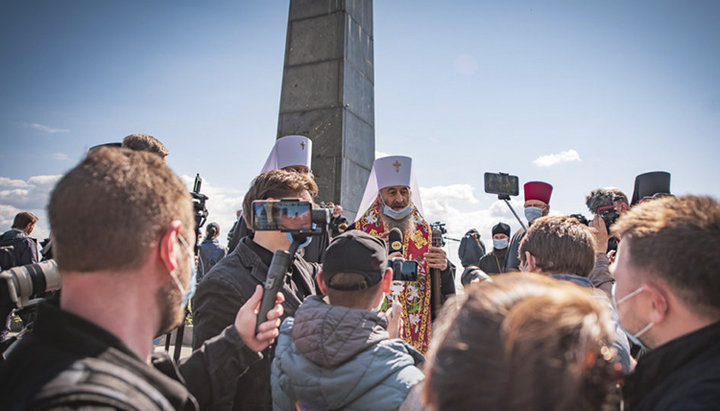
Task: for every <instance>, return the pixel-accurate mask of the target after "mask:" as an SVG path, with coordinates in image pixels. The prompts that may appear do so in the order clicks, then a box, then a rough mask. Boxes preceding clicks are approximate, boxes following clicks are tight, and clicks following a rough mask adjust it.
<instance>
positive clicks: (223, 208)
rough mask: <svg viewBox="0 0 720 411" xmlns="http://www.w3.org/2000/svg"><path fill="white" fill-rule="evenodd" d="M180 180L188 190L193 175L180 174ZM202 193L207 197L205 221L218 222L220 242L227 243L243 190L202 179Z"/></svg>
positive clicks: (243, 194)
mask: <svg viewBox="0 0 720 411" xmlns="http://www.w3.org/2000/svg"><path fill="white" fill-rule="evenodd" d="M181 179H182V181H183V182H184V183H185V186H186V187H187V188H188V190H191V189H192V186H193V183H194V181H195V177H190V176H187V175H183V176H181ZM200 192H201V193H202V194H205V195H206V196H208V197H209V199H208V200H207V203H206V204H205V206H206V207H207V209H208V219H207V223H212V222H215V223H218V225H219V226H220V237H219V238H218V240H220V244H221V245H223V246H225V245H227V240H226V239H227V233H228V231H230V228H232V225H233V223H234V222H235V219H236V216H235V212H236V211H237V210H239V209H241V208H242V201H243V198H244V197H245V190H239V189H236V188H228V187H219V186H215V185H213V184H212V182H209V181H208V180H203V183H202V188H201V190H200ZM207 223H206V224H205V225H204V226H203V234H204V233H205V227H207Z"/></svg>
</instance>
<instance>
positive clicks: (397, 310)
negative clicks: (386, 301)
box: [386, 298, 402, 338]
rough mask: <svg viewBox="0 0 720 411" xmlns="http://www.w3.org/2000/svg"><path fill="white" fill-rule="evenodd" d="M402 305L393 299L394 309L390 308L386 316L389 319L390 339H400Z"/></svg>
mask: <svg viewBox="0 0 720 411" xmlns="http://www.w3.org/2000/svg"><path fill="white" fill-rule="evenodd" d="M401 314H402V305H401V304H400V303H399V302H397V301H396V300H395V299H394V298H393V303H392V308H390V309H389V310H388V311H387V313H386V315H387V318H388V328H387V330H388V334H390V338H400V327H401V325H402V324H401V321H400V317H402V315H401Z"/></svg>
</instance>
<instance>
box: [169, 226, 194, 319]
mask: <svg viewBox="0 0 720 411" xmlns="http://www.w3.org/2000/svg"><path fill="white" fill-rule="evenodd" d="M178 240H179V241H180V244H182V245H183V247H185V251H187V253H188V262H187V263H188V265H189V266H190V267H191V270H192V276H191V277H190V284H189V285H188V289H187V290H184V289H183V286H182V284H181V283H180V279H178V278H177V274H175V272H172V271H171V272H170V276H171V277H172V279H173V280H174V281H175V285H177V288H178V290H180V293H181V294H182V296H183V297H182V307H183V309H185V308H187V305H188V302H189V301H190V299H191V298H193V296H194V295H195V288H196V287H197V267H196V266H195V253H193V250H192V248H190V246H189V245H188V243H187V242H186V241H185V239H184V238H183V237H182V236H181V235H178Z"/></svg>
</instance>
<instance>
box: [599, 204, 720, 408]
mask: <svg viewBox="0 0 720 411" xmlns="http://www.w3.org/2000/svg"><path fill="white" fill-rule="evenodd" d="M613 232H614V233H616V234H619V235H620V236H622V241H621V242H620V245H619V248H618V256H617V261H616V264H617V265H616V268H615V272H614V274H615V281H616V283H615V288H614V290H613V291H614V292H613V296H614V300H615V304H616V307H617V313H618V316H619V317H620V322H621V323H622V325H623V327H624V328H625V330H626V331H627V335H628V337H630V338H631V339H633V340H634V341H636V343H637V344H640V345H641V346H644V347H645V348H646V349H649V350H650V351H648V352H646V353H645V354H643V355H641V356H640V359H639V360H638V364H637V367H636V368H635V371H634V372H633V373H632V374H630V375H629V376H628V377H627V380H626V381H625V384H624V385H623V398H624V401H625V409H626V410H670V409H692V410H706V409H707V410H710V409H717V408H718V404H720V344H718V341H719V340H720V297H719V296H720V276H718V267H720V253H719V252H718V250H720V204H718V202H717V201H716V200H714V199H712V198H710V197H696V196H685V197H679V198H672V197H665V198H661V199H654V200H649V201H647V202H643V203H642V204H639V205H636V206H634V207H633V208H632V209H630V211H629V212H628V213H627V214H625V215H623V216H622V217H620V219H618V221H617V222H616V223H615V224H614V225H613Z"/></svg>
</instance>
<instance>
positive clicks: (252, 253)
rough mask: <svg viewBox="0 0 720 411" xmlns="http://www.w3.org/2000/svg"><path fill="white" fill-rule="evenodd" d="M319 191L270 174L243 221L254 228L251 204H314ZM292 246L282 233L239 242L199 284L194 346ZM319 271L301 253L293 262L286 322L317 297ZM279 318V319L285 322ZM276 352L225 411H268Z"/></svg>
mask: <svg viewBox="0 0 720 411" xmlns="http://www.w3.org/2000/svg"><path fill="white" fill-rule="evenodd" d="M316 194H317V185H315V182H314V181H313V180H312V178H310V177H309V176H308V175H306V174H301V173H297V172H290V171H284V170H272V171H268V172H265V173H263V174H260V175H259V176H258V177H256V178H255V180H253V183H252V186H251V187H250V189H249V190H248V192H247V194H245V198H244V200H243V215H244V216H245V217H246V218H247V221H248V222H249V223H251V224H252V221H253V218H254V216H253V207H252V202H253V201H255V200H280V199H285V198H298V199H300V200H303V201H309V202H312V199H313V197H314V196H315V195H316ZM290 244H291V241H290V239H289V238H288V235H287V233H284V232H281V231H264V230H258V231H256V232H255V234H254V236H253V237H250V236H245V237H243V238H242V239H240V242H239V243H238V245H237V247H235V250H233V251H232V252H231V253H230V254H228V255H227V256H226V257H225V258H223V259H222V260H221V261H220V262H219V263H217V264H216V265H215V266H214V267H213V268H212V269H211V270H210V272H208V273H207V274H206V275H205V277H204V278H203V280H202V281H201V282H200V283H199V284H198V290H197V294H196V295H195V298H194V299H193V304H192V308H193V322H194V327H193V333H194V334H193V346H194V347H195V348H197V347H199V346H200V345H201V344H202V343H203V341H205V340H207V339H208V338H210V337H212V336H214V335H215V334H217V333H218V332H220V331H221V330H222V329H223V328H225V327H227V325H228V324H230V323H232V321H233V318H234V317H233V313H234V312H235V311H237V309H238V307H240V306H241V305H242V304H243V303H245V301H247V300H248V299H249V298H250V297H251V295H252V293H253V291H254V290H255V287H257V286H258V285H263V284H264V283H265V280H266V278H267V272H268V269H269V267H270V264H271V262H272V258H273V253H274V252H275V251H276V250H288V249H289V248H290ZM318 271H319V266H318V265H316V264H311V263H308V262H307V261H305V260H304V259H303V258H302V257H301V256H300V254H299V253H296V254H295V255H294V256H293V259H292V262H291V264H290V267H289V273H288V275H287V276H286V278H287V280H286V281H285V282H284V283H283V286H282V288H281V290H280V291H281V293H282V294H283V295H284V296H285V303H284V304H283V307H284V311H285V317H287V316H292V315H293V314H294V313H295V310H296V309H297V308H298V307H299V306H300V304H301V303H302V301H303V300H304V299H305V298H306V297H309V296H311V295H316V294H317V289H316V285H315V276H316V274H317V272H318ZM285 317H283V318H285ZM273 353H274V347H271V348H270V349H268V350H266V351H265V352H264V358H263V359H262V360H261V361H258V362H256V363H255V364H253V365H252V366H251V367H250V370H249V371H248V372H247V373H245V374H244V375H243V376H242V377H241V378H240V379H239V380H238V382H237V385H236V393H235V395H234V396H230V397H229V398H226V399H225V401H224V403H223V405H222V407H221V408H224V409H227V408H234V409H270V408H271V407H272V397H271V395H270V363H271V361H272V356H273Z"/></svg>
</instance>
